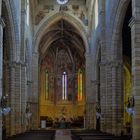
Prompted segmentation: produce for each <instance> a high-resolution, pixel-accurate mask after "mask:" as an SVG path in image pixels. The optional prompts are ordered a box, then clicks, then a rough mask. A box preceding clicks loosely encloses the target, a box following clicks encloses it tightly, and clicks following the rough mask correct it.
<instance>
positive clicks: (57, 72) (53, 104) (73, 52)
mask: <svg viewBox="0 0 140 140" xmlns="http://www.w3.org/2000/svg"><path fill="white" fill-rule="evenodd" d="M39 54H40V56H39V66H40V69H39V70H40V74H39V75H40V81H39V83H40V84H39V85H40V91H39V92H40V121H41V120H43V119H44V118H45V119H47V118H49V119H50V120H52V121H53V120H54V119H56V118H58V119H61V118H62V117H65V118H67V119H69V118H76V119H81V125H80V126H82V123H83V118H84V110H85V45H84V41H83V39H82V37H81V35H80V33H79V31H78V30H77V29H76V28H75V27H74V26H73V25H72V24H70V23H69V22H68V21H66V20H64V19H61V20H59V21H57V22H56V23H55V24H53V25H52V26H51V27H49V29H48V30H47V31H46V33H45V34H44V36H43V37H42V40H41V42H40V46H39Z"/></svg>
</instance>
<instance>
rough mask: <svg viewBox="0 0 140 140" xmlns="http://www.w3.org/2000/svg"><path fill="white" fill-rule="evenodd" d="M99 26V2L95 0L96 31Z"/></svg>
mask: <svg viewBox="0 0 140 140" xmlns="http://www.w3.org/2000/svg"><path fill="white" fill-rule="evenodd" d="M97 26H98V0H95V29H96V28H97Z"/></svg>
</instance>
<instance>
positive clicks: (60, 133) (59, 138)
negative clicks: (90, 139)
mask: <svg viewBox="0 0 140 140" xmlns="http://www.w3.org/2000/svg"><path fill="white" fill-rule="evenodd" d="M55 140H72V139H71V132H70V130H56V134H55Z"/></svg>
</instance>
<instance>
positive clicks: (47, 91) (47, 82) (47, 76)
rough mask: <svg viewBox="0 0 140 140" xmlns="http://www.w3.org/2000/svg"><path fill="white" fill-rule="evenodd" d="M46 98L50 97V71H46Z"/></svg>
mask: <svg viewBox="0 0 140 140" xmlns="http://www.w3.org/2000/svg"><path fill="white" fill-rule="evenodd" d="M45 87H46V88H45V98H46V100H47V99H49V74H48V71H47V70H46V71H45Z"/></svg>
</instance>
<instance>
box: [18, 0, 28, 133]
mask: <svg viewBox="0 0 140 140" xmlns="http://www.w3.org/2000/svg"><path fill="white" fill-rule="evenodd" d="M25 24H26V0H22V1H21V24H20V29H21V30H20V31H21V36H20V38H21V45H20V62H21V132H25V130H26V119H27V118H26V116H25V110H26V105H27V104H26V102H27V73H26V67H27V64H26V62H25V52H26V44H25ZM27 61H29V60H27Z"/></svg>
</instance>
